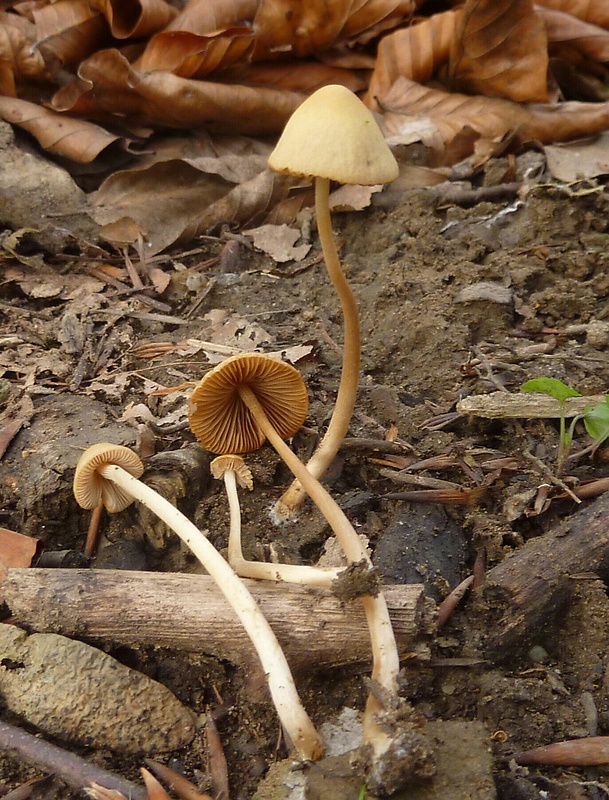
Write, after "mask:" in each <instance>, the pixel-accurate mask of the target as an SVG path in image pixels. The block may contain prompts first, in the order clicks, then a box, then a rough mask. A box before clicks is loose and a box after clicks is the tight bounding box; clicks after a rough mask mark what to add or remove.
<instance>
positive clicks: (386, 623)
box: [237, 385, 400, 719]
mask: <svg viewBox="0 0 609 800" xmlns="http://www.w3.org/2000/svg"><path fill="white" fill-rule="evenodd" d="M237 391H238V392H239V396H240V397H241V399H242V401H243V402H244V403H245V405H246V406H247V407H248V408H249V410H250V412H251V413H252V415H253V417H254V419H255V420H256V423H257V424H258V425H259V427H260V429H261V431H262V432H263V433H264V435H265V436H266V438H267V439H268V441H269V442H270V443H271V444H272V445H273V447H274V448H275V450H276V451H277V452H278V453H279V455H280V456H281V458H282V459H283V460H284V461H285V463H286V464H287V466H288V467H289V468H290V470H291V471H292V473H293V474H294V476H295V477H296V478H297V479H298V480H299V481H300V482H301V484H302V486H303V487H304V489H305V491H306V492H307V494H308V495H309V496H310V497H311V499H312V500H313V502H314V503H315V504H316V505H317V507H318V508H319V510H320V511H321V513H322V514H323V515H324V517H325V518H326V519H327V520H328V523H329V525H330V527H331V528H332V530H333V531H334V533H335V535H336V538H337V539H338V541H339V543H340V545H341V547H342V549H343V551H344V553H345V555H346V556H347V559H348V561H350V562H358V561H362V560H365V561H366V562H367V563H368V564H370V565H371V566H372V562H371V561H370V557H369V556H368V553H367V552H366V548H365V547H364V545H363V544H362V542H361V540H360V538H359V536H358V535H357V534H356V532H355V530H354V529H353V526H352V525H351V523H350V522H349V520H348V519H347V517H346V516H345V514H344V513H343V511H342V509H341V508H340V506H339V505H338V503H337V502H336V501H335V500H334V498H333V497H332V495H330V494H329V492H327V491H326V489H325V488H324V487H323V486H322V485H321V483H320V482H319V481H318V480H317V479H316V478H314V477H313V475H311V473H310V472H309V471H308V469H307V467H305V465H304V464H303V463H302V461H300V459H299V458H298V457H297V456H296V455H295V454H294V453H293V452H292V450H290V448H289V447H288V446H287V444H286V443H285V442H284V441H283V439H282V438H281V436H279V434H278V433H277V431H276V430H275V428H274V427H273V425H272V424H271V422H270V420H269V418H268V417H267V415H266V413H265V411H264V408H263V407H262V405H261V404H260V401H259V400H258V398H257V397H256V395H255V394H254V392H253V391H252V390H251V389H250V388H249V387H248V386H245V385H240V386H239V387H238V388H237ZM362 602H363V605H364V611H365V613H366V620H367V622H368V628H369V629H370V638H371V644H372V657H373V668H372V679H373V680H375V681H377V682H378V683H380V684H381V686H383V687H384V688H385V689H387V690H388V691H390V692H391V693H392V694H395V693H396V691H397V675H398V672H399V669H400V660H399V654H398V648H397V645H396V641H395V636H394V633H393V627H392V625H391V619H390V618H389V611H388V609H387V603H386V601H385V597H384V596H383V594H382V592H381V593H379V594H378V595H377V596H376V597H373V596H372V595H365V596H364V597H362ZM377 708H378V706H376V705H375V703H374V702H372V701H369V703H368V706H367V707H366V711H367V712H368V710H369V709H370V713H367V716H368V718H369V719H370V715H371V714H372V713H373V711H376V710H377Z"/></svg>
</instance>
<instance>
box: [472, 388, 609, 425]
mask: <svg viewBox="0 0 609 800" xmlns="http://www.w3.org/2000/svg"><path fill="white" fill-rule="evenodd" d="M604 402H605V395H603V394H595V395H590V396H589V397H567V399H566V400H565V404H564V414H565V417H566V418H570V417H575V416H576V415H577V414H583V412H584V411H585V410H586V409H587V408H592V407H593V406H595V405H596V404H597V403H604ZM457 411H458V412H459V414H461V415H462V416H473V417H484V418H485V419H518V418H520V419H558V418H559V417H560V416H561V410H560V404H559V402H558V400H555V399H554V398H553V397H549V396H548V395H545V394H538V393H537V392H532V393H528V392H523V393H521V394H509V393H508V392H491V393H490V394H477V395H471V396H470V397H464V398H463V400H460V401H459V402H458V403H457Z"/></svg>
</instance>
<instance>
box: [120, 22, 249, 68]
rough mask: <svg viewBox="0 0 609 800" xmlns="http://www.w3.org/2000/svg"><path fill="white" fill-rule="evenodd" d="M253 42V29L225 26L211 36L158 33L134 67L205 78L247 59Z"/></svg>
mask: <svg viewBox="0 0 609 800" xmlns="http://www.w3.org/2000/svg"><path fill="white" fill-rule="evenodd" d="M252 45H253V33H252V31H251V28H248V27H247V26H245V25H242V26H241V27H237V26H235V27H232V28H225V29H223V30H222V31H220V32H218V33H214V34H209V35H207V36H201V35H200V34H196V33H190V32H189V31H163V32H162V33H157V35H156V36H153V37H152V39H151V40H150V41H149V42H148V44H147V45H146V49H145V50H144V52H143V53H142V55H141V56H140V58H139V59H137V61H135V62H134V64H133V67H134V69H137V70H142V71H149V70H165V71H167V72H173V73H174V74H175V75H180V76H181V77H182V78H194V77H197V78H202V77H204V76H205V75H208V74H209V73H210V72H213V71H214V70H218V69H224V68H226V67H228V66H230V65H231V64H234V63H236V62H237V61H239V60H241V59H244V58H245V57H246V54H247V52H248V50H250V49H251V47H252Z"/></svg>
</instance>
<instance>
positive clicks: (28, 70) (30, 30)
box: [0, 11, 50, 96]
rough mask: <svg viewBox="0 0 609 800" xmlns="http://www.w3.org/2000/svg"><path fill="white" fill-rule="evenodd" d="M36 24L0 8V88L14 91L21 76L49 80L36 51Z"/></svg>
mask: <svg viewBox="0 0 609 800" xmlns="http://www.w3.org/2000/svg"><path fill="white" fill-rule="evenodd" d="M35 43H36V26H35V25H34V24H33V23H32V22H30V20H28V19H26V18H25V17H20V16H17V14H7V13H6V12H4V11H0V91H1V92H2V94H4V95H11V96H14V95H15V94H16V89H15V83H16V82H17V83H18V82H19V81H21V80H24V79H32V78H33V79H36V80H50V75H49V73H48V71H47V67H46V64H45V63H44V59H43V58H42V54H41V53H40V52H39V51H38V50H36V48H35Z"/></svg>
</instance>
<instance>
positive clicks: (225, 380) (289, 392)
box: [189, 353, 309, 454]
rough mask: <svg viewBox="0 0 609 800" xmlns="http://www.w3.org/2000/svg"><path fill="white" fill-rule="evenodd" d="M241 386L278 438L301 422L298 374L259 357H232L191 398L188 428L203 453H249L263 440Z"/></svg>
mask: <svg viewBox="0 0 609 800" xmlns="http://www.w3.org/2000/svg"><path fill="white" fill-rule="evenodd" d="M239 386H247V387H249V389H251V391H252V392H253V393H254V394H255V395H256V397H257V398H258V401H259V402H260V403H261V405H262V407H263V408H264V411H265V413H266V415H267V417H268V418H269V420H270V422H271V424H272V425H273V427H274V428H275V430H276V431H277V433H278V434H279V435H280V436H281V438H282V439H289V438H290V436H293V435H294V434H295V433H296V431H297V430H298V429H299V428H300V427H301V426H302V424H303V423H304V421H305V419H306V417H307V411H308V408H309V398H308V396H307V389H306V386H305V384H304V381H303V380H302V377H301V376H300V373H299V372H298V370H296V369H294V367H292V366H290V364H285V363H284V362H283V361H277V360H276V359H274V358H271V357H270V356H265V355H263V354H262V353H243V354H240V355H237V356H232V357H231V358H227V359H226V361H223V362H222V363H221V364H218V366H217V367H214V369H212V370H210V371H209V372H208V373H207V375H205V376H204V377H203V378H202V379H201V381H200V382H199V383H198V385H197V386H196V387H195V389H194V391H193V393H192V395H191V396H190V412H189V422H190V428H191V430H192V432H193V433H194V434H195V436H196V437H197V439H198V440H199V442H200V443H201V444H202V445H203V447H205V449H206V450H210V451H211V452H212V453H222V454H223V453H249V452H250V451H252V450H257V449H258V448H259V447H262V445H263V444H264V442H265V441H266V436H265V435H264V433H263V432H262V431H261V430H260V428H259V426H258V424H257V423H256V420H255V419H254V417H253V416H252V413H251V411H250V410H249V408H248V407H247V406H246V405H245V403H244V402H243V400H242V399H241V397H240V396H239Z"/></svg>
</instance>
